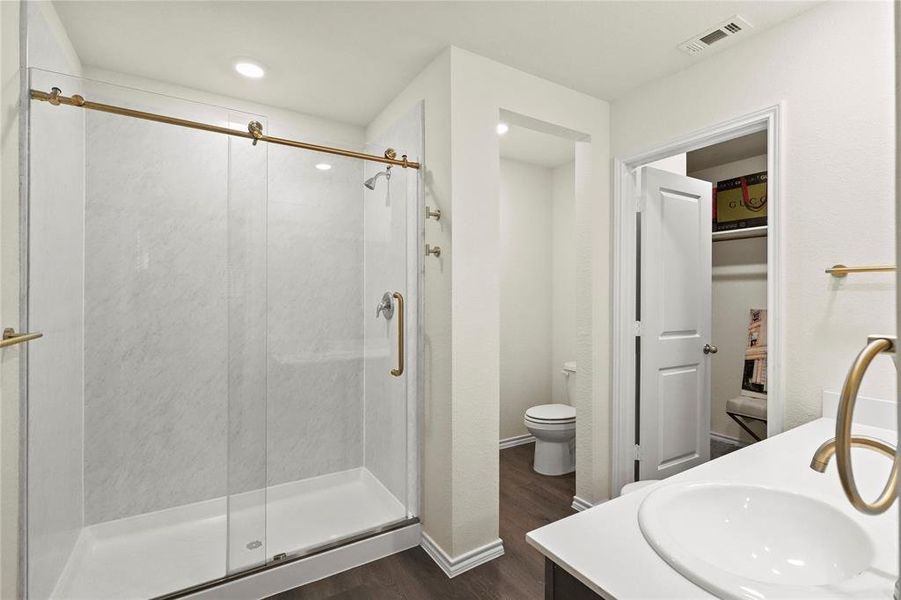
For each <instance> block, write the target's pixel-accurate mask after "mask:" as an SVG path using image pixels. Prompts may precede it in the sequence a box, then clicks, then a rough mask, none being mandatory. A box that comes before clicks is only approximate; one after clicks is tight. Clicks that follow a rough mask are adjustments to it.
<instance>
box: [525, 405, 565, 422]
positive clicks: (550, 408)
mask: <svg viewBox="0 0 901 600" xmlns="http://www.w3.org/2000/svg"><path fill="white" fill-rule="evenodd" d="M526 418H528V419H535V420H536V421H572V420H574V419H575V418H576V409H575V408H573V407H572V406H569V405H568V404H541V405H539V406H533V407H532V408H530V409H529V410H527V411H526Z"/></svg>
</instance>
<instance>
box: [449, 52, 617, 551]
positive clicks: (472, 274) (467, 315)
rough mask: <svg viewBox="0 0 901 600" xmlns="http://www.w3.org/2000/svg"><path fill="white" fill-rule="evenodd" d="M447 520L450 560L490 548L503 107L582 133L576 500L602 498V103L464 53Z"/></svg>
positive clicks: (456, 122) (456, 139)
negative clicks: (452, 520)
mask: <svg viewBox="0 0 901 600" xmlns="http://www.w3.org/2000/svg"><path fill="white" fill-rule="evenodd" d="M452 54H453V60H452V73H453V75H452V80H453V86H452V90H451V95H452V101H451V105H452V108H453V118H452V119H451V129H452V135H451V139H452V140H453V144H452V156H451V159H452V166H453V204H454V219H453V244H454V247H453V257H454V266H453V276H454V289H453V299H452V315H453V323H452V330H453V357H454V360H453V370H454V386H453V390H452V392H453V407H454V427H455V429H456V430H457V431H458V432H459V436H460V438H459V445H458V446H457V448H459V452H457V451H456V448H455V452H454V486H455V488H456V487H458V486H459V489H461V490H465V492H461V494H460V495H459V496H457V497H455V503H454V507H453V511H454V513H455V517H456V518H457V519H459V522H460V525H459V526H458V527H457V528H456V530H455V533H456V535H457V536H458V538H457V539H458V543H455V546H454V554H456V553H458V552H460V551H464V550H469V549H472V548H474V547H478V546H480V545H482V544H486V543H489V542H490V541H491V538H492V534H494V535H496V532H497V514H498V513H497V510H498V508H497V506H498V505H497V497H498V496H497V494H498V487H497V486H498V479H497V477H498V476H497V470H496V468H491V469H486V468H485V466H486V465H493V466H496V465H497V460H498V452H497V444H496V440H497V436H498V423H497V421H496V419H495V418H494V417H492V415H496V414H498V409H497V404H498V392H499V378H498V372H499V369H498V354H499V353H498V344H499V340H498V332H499V321H500V315H499V307H500V302H499V289H498V278H497V273H498V245H497V241H496V240H498V197H499V193H498V192H499V180H500V177H499V164H498V161H497V159H496V157H497V156H498V137H497V133H496V130H495V128H496V125H497V121H498V116H499V111H500V110H501V109H504V110H506V111H509V112H510V113H513V114H516V115H523V116H526V117H529V118H531V119H535V120H537V121H540V122H543V123H549V124H551V125H554V126H557V127H561V128H565V129H566V130H569V131H571V132H580V133H581V134H584V135H586V136H588V137H589V138H590V142H579V143H577V144H576V166H575V185H574V187H575V198H576V208H575V215H576V217H575V221H576V223H577V228H576V231H575V232H574V233H573V238H574V240H575V244H576V248H577V260H576V273H577V277H576V279H577V281H578V282H579V285H578V289H577V292H576V301H575V306H576V310H575V319H576V328H577V330H578V331H579V332H580V333H579V337H578V341H577V344H576V356H575V357H574V358H575V360H576V361H577V363H578V364H579V373H578V376H577V377H576V378H575V404H576V468H577V473H576V493H577V494H578V495H579V496H581V497H582V498H585V499H587V500H588V501H598V500H601V499H603V498H606V497H607V494H608V466H609V453H608V444H607V437H608V415H609V309H610V305H609V297H610V293H609V291H610V282H609V274H608V265H609V260H610V255H609V247H610V244H609V238H608V237H607V235H605V234H604V233H603V232H608V231H609V230H610V218H609V217H610V205H609V184H608V182H609V156H608V152H607V150H608V145H607V140H608V133H609V132H608V105H607V103H605V102H603V101H601V100H598V99H596V98H592V97H590V96H587V95H584V94H581V93H578V92H575V91H573V90H569V89H567V88H564V87H562V86H560V85H557V84H553V83H550V82H548V81H545V80H542V79H540V78H537V77H534V76H531V75H528V74H525V73H523V72H521V71H517V70H516V69H512V68H510V67H507V66H505V65H502V64H500V63H497V62H494V61H490V60H487V59H485V58H482V57H480V56H477V55H475V54H471V53H469V52H466V51H463V50H459V49H456V48H454V49H452Z"/></svg>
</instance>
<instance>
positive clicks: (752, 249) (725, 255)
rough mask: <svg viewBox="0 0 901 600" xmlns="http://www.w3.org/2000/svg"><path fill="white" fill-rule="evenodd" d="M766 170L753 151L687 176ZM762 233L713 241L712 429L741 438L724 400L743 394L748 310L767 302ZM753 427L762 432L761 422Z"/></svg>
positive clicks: (744, 436)
mask: <svg viewBox="0 0 901 600" xmlns="http://www.w3.org/2000/svg"><path fill="white" fill-rule="evenodd" d="M760 171H766V155H760V156H753V157H749V158H746V159H744V160H738V161H734V162H730V163H725V164H722V165H716V166H713V167H710V168H707V169H702V170H700V171H694V172H692V173H689V174H688V176H689V177H694V178H696V179H703V180H704V181H710V182H711V183H713V184H714V185H716V183H717V182H718V181H723V180H726V179H732V178H734V177H741V176H743V175H750V174H751V173H758V172H760ZM766 278H767V255H766V238H765V237H763V238H752V239H745V240H726V241H715V243H714V244H713V286H712V288H713V289H712V292H713V298H712V300H713V302H712V309H713V314H712V315H711V317H712V318H711V333H710V335H711V338H710V339H711V340H713V342H712V343H714V344H716V346H717V348H719V352H717V354H716V356H714V357H713V361H712V369H711V372H710V431H711V432H713V433H716V434H719V435H722V436H725V437H728V438H732V439H736V440H740V441H742V442H747V443H750V442H753V441H754V438H752V437H751V436H750V435H748V433H747V432H745V431H744V430H743V429H742V428H741V427H739V426H738V424H737V423H736V422H735V421H733V420H732V419H731V418H730V417H729V415H727V414H726V402H727V401H728V400H729V399H730V398H735V397H736V396H739V395H741V391H742V390H741V379H742V372H743V369H744V360H745V358H744V357H745V344H746V339H747V334H748V329H747V325H748V318H749V311H750V309H752V308H766V307H767V294H766V292H767V280H766ZM751 427H752V428H754V429H755V431H757V432H758V435H763V436H765V435H766V427H765V426H764V425H763V424H762V423H756V422H753V423H752V424H751Z"/></svg>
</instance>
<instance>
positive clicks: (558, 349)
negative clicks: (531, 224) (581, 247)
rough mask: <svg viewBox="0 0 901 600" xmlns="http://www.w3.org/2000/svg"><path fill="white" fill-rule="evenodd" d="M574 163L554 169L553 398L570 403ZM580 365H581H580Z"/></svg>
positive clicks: (574, 289)
mask: <svg viewBox="0 0 901 600" xmlns="http://www.w3.org/2000/svg"><path fill="white" fill-rule="evenodd" d="M575 168H576V165H575V162H570V163H567V164H565V165H561V166H559V167H557V168H555V169H554V170H553V175H552V178H553V182H552V184H553V190H552V194H551V195H552V200H551V364H550V370H551V398H552V399H553V401H554V402H555V403H557V404H570V403H571V402H572V399H571V397H570V395H569V394H567V389H568V388H567V386H570V387H571V386H574V385H575V383H576V382H575V378H576V377H578V374H576V375H570V376H569V377H568V378H567V377H566V376H564V375H563V363H565V362H569V361H574V360H575V358H576V339H577V335H578V332H577V331H576V295H577V293H578V289H579V282H578V281H577V280H576V268H577V265H576V262H577V261H578V252H577V251H578V248H577V244H576V241H575V237H574V234H575V231H576V229H577V228H576V190H575V176H576V173H575ZM577 368H578V366H577Z"/></svg>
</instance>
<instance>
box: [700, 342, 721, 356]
mask: <svg viewBox="0 0 901 600" xmlns="http://www.w3.org/2000/svg"><path fill="white" fill-rule="evenodd" d="M719 351H720V349H719V348H717V347H716V346H711V345H710V344H704V354H716V353H717V352H719Z"/></svg>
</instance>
